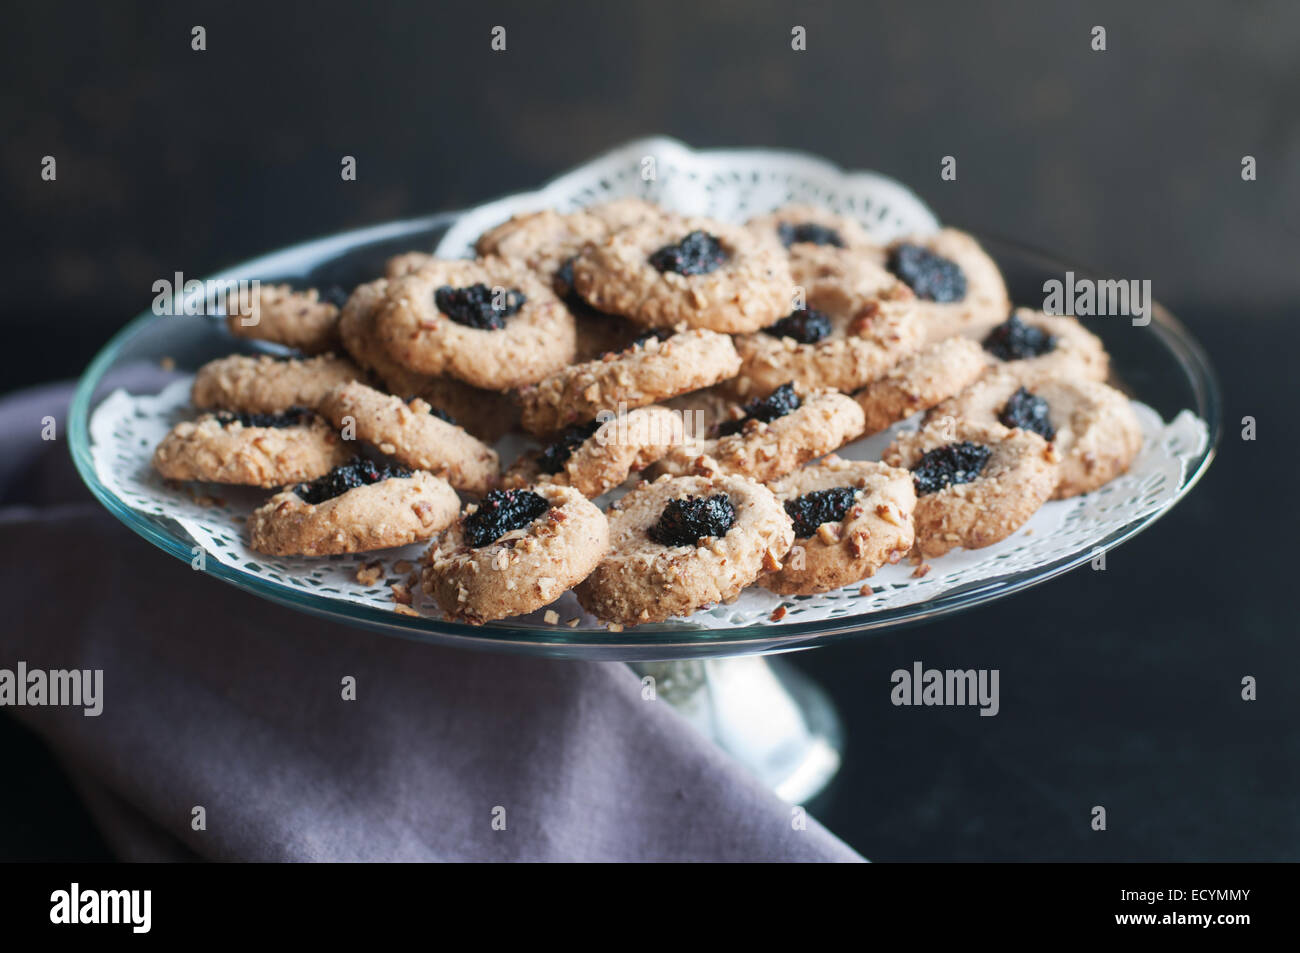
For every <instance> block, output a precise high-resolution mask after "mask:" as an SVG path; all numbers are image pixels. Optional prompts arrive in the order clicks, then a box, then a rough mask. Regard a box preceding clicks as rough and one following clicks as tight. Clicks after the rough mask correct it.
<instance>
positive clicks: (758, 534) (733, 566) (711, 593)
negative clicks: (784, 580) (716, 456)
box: [576, 475, 794, 625]
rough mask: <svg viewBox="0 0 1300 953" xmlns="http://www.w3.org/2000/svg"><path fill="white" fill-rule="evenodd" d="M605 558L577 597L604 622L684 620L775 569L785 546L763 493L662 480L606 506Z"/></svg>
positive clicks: (722, 481)
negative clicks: (607, 536) (607, 534)
mask: <svg viewBox="0 0 1300 953" xmlns="http://www.w3.org/2000/svg"><path fill="white" fill-rule="evenodd" d="M608 515H609V521H610V553H609V555H608V556H606V557H605V558H604V559H603V560H601V562H600V565H598V566H597V567H596V569H595V571H594V572H593V573H592V574H591V575H590V576H588V577H587V580H586V581H585V582H583V583H582V584H581V585H579V586H578V587H577V589H576V593H577V596H578V601H579V602H581V603H582V606H583V608H585V609H586V610H587V611H588V612H590V613H591V614H592V615H595V616H597V617H598V618H600V619H603V620H605V621H606V622H616V623H619V624H623V625H636V624H639V623H643V622H660V621H662V620H664V619H667V618H670V617H672V616H684V615H690V614H691V613H692V612H694V611H695V610H696V609H699V608H700V607H702V606H706V605H710V604H713V603H718V602H725V601H727V600H729V599H733V598H735V597H736V596H737V595H739V593H740V591H741V590H742V589H744V588H745V587H746V586H748V585H750V584H752V583H753V582H754V581H755V580H756V579H758V578H759V576H760V575H761V574H762V573H764V572H771V571H773V570H776V569H779V568H780V567H781V556H782V555H784V554H785V553H786V552H787V551H788V550H789V549H790V545H791V544H792V543H793V542H794V530H793V529H792V527H791V523H790V517H789V516H787V515H786V513H785V510H784V509H783V508H782V506H781V504H780V503H778V502H777V499H776V497H774V496H773V495H772V491H771V490H769V489H767V487H765V486H763V485H762V484H760V483H757V482H755V481H754V480H750V479H748V478H747V477H742V476H721V475H719V476H713V477H702V476H690V477H676V478H673V477H667V476H665V477H662V478H660V479H659V480H656V481H655V482H654V483H642V484H641V485H640V486H638V487H637V488H636V489H634V490H632V491H631V492H630V493H628V494H627V495H626V496H624V497H623V498H622V499H620V500H618V501H617V502H616V503H614V504H612V505H611V506H610V510H609V514H608Z"/></svg>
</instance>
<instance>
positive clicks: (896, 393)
mask: <svg viewBox="0 0 1300 953" xmlns="http://www.w3.org/2000/svg"><path fill="white" fill-rule="evenodd" d="M988 365H989V358H988V357H987V356H986V355H985V354H984V353H983V352H982V351H981V350H980V348H979V346H978V345H977V344H975V342H974V341H970V340H967V339H966V338H960V337H957V338H947V339H945V340H942V341H936V342H935V343H933V344H931V345H929V346H927V347H924V348H922V349H921V350H919V351H917V352H916V353H914V354H909V355H907V356H906V357H904V358H903V359H902V360H901V361H899V362H898V363H897V364H895V365H894V366H893V367H891V368H890V369H889V370H888V371H886V372H885V374H884V375H882V376H881V377H878V378H877V379H876V380H874V381H872V382H871V383H869V384H868V385H867V386H866V387H864V388H862V390H860V391H858V392H857V393H856V394H854V395H853V399H854V400H856V401H857V402H858V404H859V406H861V407H862V411H863V414H864V415H865V418H866V429H865V431H864V432H865V433H868V434H873V433H879V432H880V431H882V430H884V429H885V428H886V427H888V426H889V425H890V424H892V423H895V422H897V421H899V420H905V419H906V418H908V417H910V416H911V415H912V414H914V413H916V412H917V411H920V410H926V409H927V408H929V407H933V406H934V405H935V404H937V403H939V402H940V401H941V400H945V399H946V398H948V397H951V396H952V395H953V394H956V393H958V392H959V391H961V390H962V388H964V387H966V386H967V385H968V384H970V383H971V382H972V381H974V380H975V379H976V378H977V377H979V376H980V374H982V373H983V372H984V370H985V368H987V367H988Z"/></svg>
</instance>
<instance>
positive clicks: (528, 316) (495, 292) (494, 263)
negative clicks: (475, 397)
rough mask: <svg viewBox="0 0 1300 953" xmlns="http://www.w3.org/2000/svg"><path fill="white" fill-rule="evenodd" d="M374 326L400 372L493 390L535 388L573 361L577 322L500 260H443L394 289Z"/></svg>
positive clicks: (528, 276)
mask: <svg viewBox="0 0 1300 953" xmlns="http://www.w3.org/2000/svg"><path fill="white" fill-rule="evenodd" d="M374 321H375V330H376V332H377V334H378V336H379V339H380V341H381V342H383V345H384V347H385V348H386V349H387V351H388V355H389V356H390V357H391V358H392V359H393V360H395V361H396V362H397V363H398V364H400V365H401V366H403V367H405V368H407V369H409V370H413V371H416V372H418V373H420V374H450V375H451V376H453V377H456V378H458V379H459V380H462V381H464V382H465V383H467V384H470V385H472V386H474V387H481V388H484V389H487V390H508V389H510V388H513V387H523V386H525V385H527V384H533V383H536V382H537V381H539V380H541V379H542V378H543V377H545V376H546V375H547V374H551V373H554V372H555V371H557V370H559V369H560V368H561V367H563V366H564V365H566V364H568V363H569V362H570V361H571V360H572V359H573V355H574V347H575V337H574V334H575V332H574V325H573V315H571V314H570V313H569V312H568V310H566V309H565V307H564V305H562V304H561V303H560V301H559V299H558V298H556V297H555V294H554V293H553V292H552V291H551V289H550V288H548V287H547V286H546V285H544V284H543V283H542V282H541V281H539V280H538V278H537V277H536V276H535V275H534V274H533V273H532V272H530V271H528V270H526V269H522V268H520V267H519V266H518V265H516V264H512V263H510V262H508V261H505V260H503V259H499V258H485V259H479V260H475V261H444V260H437V261H434V262H431V263H429V264H428V265H425V266H424V267H423V268H421V269H420V270H419V271H416V272H413V273H411V274H408V275H405V276H404V277H401V278H398V279H396V280H394V281H391V282H390V283H389V285H388V288H387V291H386V294H385V300H384V302H383V304H382V305H381V306H380V307H379V309H378V314H377V316H376V317H375V319H374Z"/></svg>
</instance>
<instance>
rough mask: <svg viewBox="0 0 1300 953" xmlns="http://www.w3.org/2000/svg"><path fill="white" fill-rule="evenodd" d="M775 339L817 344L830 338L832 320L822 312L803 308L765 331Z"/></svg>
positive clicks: (792, 312)
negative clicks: (792, 339)
mask: <svg viewBox="0 0 1300 953" xmlns="http://www.w3.org/2000/svg"><path fill="white" fill-rule="evenodd" d="M763 331H764V332H765V333H767V334H770V335H772V337H775V338H794V339H795V340H796V341H798V342H799V343H800V344H816V343H817V342H818V341H823V340H825V339H826V338H828V337H830V333H831V319H830V318H828V317H827V316H826V315H825V314H824V313H823V312H821V311H814V310H813V309H812V308H801V309H800V310H798V311H791V312H790V313H789V314H787V315H786V316H785V317H784V318H782V319H781V320H780V321H777V322H775V323H773V324H769V325H768V326H767V327H765V328H764V329H763Z"/></svg>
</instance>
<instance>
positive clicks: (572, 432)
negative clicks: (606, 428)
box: [537, 420, 601, 473]
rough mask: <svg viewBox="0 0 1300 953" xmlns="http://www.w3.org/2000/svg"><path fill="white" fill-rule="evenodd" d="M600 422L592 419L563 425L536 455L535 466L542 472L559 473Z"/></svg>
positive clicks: (597, 427)
mask: <svg viewBox="0 0 1300 953" xmlns="http://www.w3.org/2000/svg"><path fill="white" fill-rule="evenodd" d="M600 424H601V422H600V421H599V420H593V421H592V422H591V423H587V424H574V425H573V426H572V427H565V428H564V430H562V431H561V432H560V435H559V436H558V437H556V438H555V439H554V440H553V441H551V442H550V443H549V444H547V445H546V446H545V447H544V448H543V449H542V452H541V453H540V454H538V456H537V466H538V468H539V469H540V470H541V471H542V472H543V473H559V472H560V470H561V469H562V468H563V467H564V464H565V463H567V462H568V460H569V457H571V456H573V451H574V450H577V449H578V447H580V446H582V444H583V442H584V441H586V440H587V439H588V438H589V437H590V436H591V435H592V434H594V433H595V432H596V431H597V430H599V429H600Z"/></svg>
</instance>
